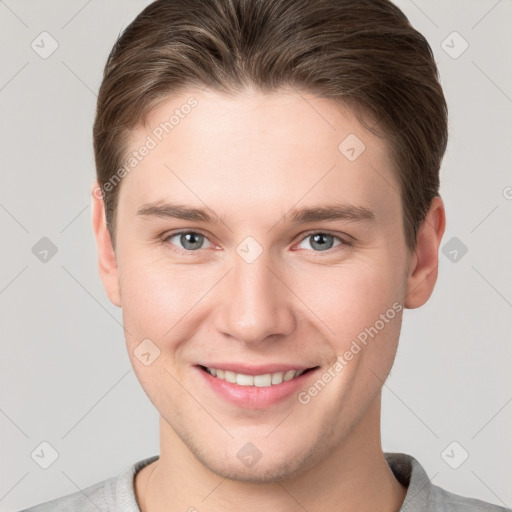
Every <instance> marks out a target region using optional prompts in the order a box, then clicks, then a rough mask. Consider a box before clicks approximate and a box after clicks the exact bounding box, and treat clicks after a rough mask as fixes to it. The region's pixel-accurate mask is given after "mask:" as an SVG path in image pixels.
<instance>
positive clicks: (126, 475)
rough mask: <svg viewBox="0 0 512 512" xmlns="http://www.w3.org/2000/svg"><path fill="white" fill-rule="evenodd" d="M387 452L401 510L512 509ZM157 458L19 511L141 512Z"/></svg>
mask: <svg viewBox="0 0 512 512" xmlns="http://www.w3.org/2000/svg"><path fill="white" fill-rule="evenodd" d="M384 456H385V457H386V460H387V462H388V465H389V467H390V468H391V470H392V471H393V473H394V475H395V476H396V478H397V479H398V480H399V481H400V482H401V483H402V484H403V485H404V486H406V487H407V494H406V496H405V500H404V502H403V504H402V507H401V508H400V512H434V511H435V512H441V511H443V512H477V511H478V512H512V509H510V508H504V507H500V506H498V505H492V504H490V503H487V502H485V501H481V500H477V499H474V498H466V497H464V496H460V495H458V494H453V493H451V492H448V491H446V490H445V489H443V488H441V487H438V486H437V485H433V484H432V483H431V482H430V479H429V478H428V476H427V473H426V472H425V470H424V469H423V467H422V466H421V464H420V463H419V462H418V461H417V460H416V459H415V458H414V457H412V456H411V455H407V454H405V453H388V452H385V453H384ZM158 458H159V456H158V455H153V456H152V457H148V458H147V459H142V460H140V461H138V462H136V463H135V464H132V465H131V466H129V467H128V468H127V469H126V470H125V471H123V472H122V473H121V474H120V475H119V476H115V477H112V478H109V479H107V480H103V481H101V482H98V483H96V484H94V485H91V486H89V487H86V488H85V489H84V490H83V491H78V492H75V493H73V494H68V495H67V496H63V497H62V498H57V499H55V500H52V501H47V502H46V503H42V504H40V505H36V506H34V507H31V508H28V509H25V510H24V511H20V512H74V511H76V512H98V511H99V510H101V511H103V512H107V511H108V512H110V511H111V512H140V509H139V506H138V504H137V500H136V499H135V491H134V487H133V481H134V478H133V477H134V476H135V474H136V473H137V472H138V471H139V470H140V469H142V468H143V467H144V466H146V465H147V464H150V463H151V462H153V461H155V460H157V459H158Z"/></svg>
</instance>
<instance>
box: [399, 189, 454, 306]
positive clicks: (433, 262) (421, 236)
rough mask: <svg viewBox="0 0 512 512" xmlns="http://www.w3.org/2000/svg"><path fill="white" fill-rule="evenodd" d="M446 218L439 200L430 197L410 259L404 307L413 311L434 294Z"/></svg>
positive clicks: (438, 198) (441, 201)
mask: <svg viewBox="0 0 512 512" xmlns="http://www.w3.org/2000/svg"><path fill="white" fill-rule="evenodd" d="M445 225H446V216H445V211H444V204H443V200H442V199H441V198H440V197H434V199H432V203H431V205H430V208H429V210H428V212H427V215H426V216H425V219H424V221H423V223H422V224H421V226H420V228H419V230H418V235H417V243H416V249H415V250H414V253H413V254H412V256H411V261H410V266H409V277H408V280H407V292H406V295H405V301H404V305H405V307H406V308H409V309H414V308H418V307H420V306H423V304H425V302H427V300H428V299H429V297H430V296H431V295H432V292H433V291H434V285H435V284H436V280H437V266H438V263H439V246H440V244H441V239H442V238H443V234H444V228H445Z"/></svg>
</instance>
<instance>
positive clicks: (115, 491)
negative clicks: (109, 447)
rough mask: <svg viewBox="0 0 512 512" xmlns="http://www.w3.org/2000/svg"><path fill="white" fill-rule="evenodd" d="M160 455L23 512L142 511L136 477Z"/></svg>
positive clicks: (138, 462) (21, 511) (22, 511)
mask: <svg viewBox="0 0 512 512" xmlns="http://www.w3.org/2000/svg"><path fill="white" fill-rule="evenodd" d="M158 458H159V455H153V456H151V457H148V458H145V459H142V460H139V461H137V462H135V463H134V464H132V465H130V466H129V467H128V468H127V469H125V470H124V471H123V472H122V473H121V474H119V475H117V476H113V477H111V478H107V479H106V480H102V481H101V482H98V483H95V484H93V485H90V486H89V487H86V488H85V489H81V490H79V491H77V492H74V493H72V494H67V495H66V496H62V497H61V498H56V499H54V500H51V501H47V502H45V503H41V504H39V505H35V506H33V507H30V508H26V509H24V510H20V511H19V512H98V511H101V512H118V511H119V510H123V511H124V512H140V509H139V507H138V504H137V500H136V498H135V489H134V485H133V483H134V476H135V475H136V474H137V472H138V471H140V470H141V469H142V468H143V467H144V466H146V465H147V464H151V462H153V461H155V460H157V459H158Z"/></svg>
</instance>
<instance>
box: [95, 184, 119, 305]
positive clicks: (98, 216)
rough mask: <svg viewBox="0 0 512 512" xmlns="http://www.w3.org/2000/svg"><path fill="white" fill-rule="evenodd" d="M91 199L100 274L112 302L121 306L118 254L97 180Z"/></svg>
mask: <svg viewBox="0 0 512 512" xmlns="http://www.w3.org/2000/svg"><path fill="white" fill-rule="evenodd" d="M91 201H92V204H91V220H92V228H93V231H94V237H95V238H96V246H97V249H98V270H99V274H100V277H101V281H102V282H103V287H104V288H105V291H106V293H107V296H108V298H109V300H110V302H112V304H115V305H116V306H119V307H121V294H120V289H119V279H118V277H119V276H118V269H117V261H116V255H115V251H114V248H113V246H112V240H111V238H110V233H109V232H108V229H107V222H106V217H105V205H104V202H103V197H102V195H101V188H100V187H99V184H98V183H97V182H94V184H93V186H92V189H91Z"/></svg>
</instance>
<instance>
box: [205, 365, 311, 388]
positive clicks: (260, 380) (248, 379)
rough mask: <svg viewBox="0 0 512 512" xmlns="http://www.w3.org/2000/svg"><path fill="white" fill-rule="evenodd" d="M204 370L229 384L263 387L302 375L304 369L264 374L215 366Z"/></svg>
mask: <svg viewBox="0 0 512 512" xmlns="http://www.w3.org/2000/svg"><path fill="white" fill-rule="evenodd" d="M206 371H207V372H208V373H209V374H210V375H213V376H214V377H217V378H218V379H221V380H225V381H226V382H230V383H231V384H238V385H239V386H256V387H258V388H265V387H269V386H275V385H276V384H281V383H283V382H286V381H288V380H291V379H294V378H295V377H298V376H299V375H302V374H303V373H304V371H305V370H289V371H287V372H276V373H265V374H264V375H244V374H243V373H236V372H232V371H230V370H219V369H217V368H206Z"/></svg>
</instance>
